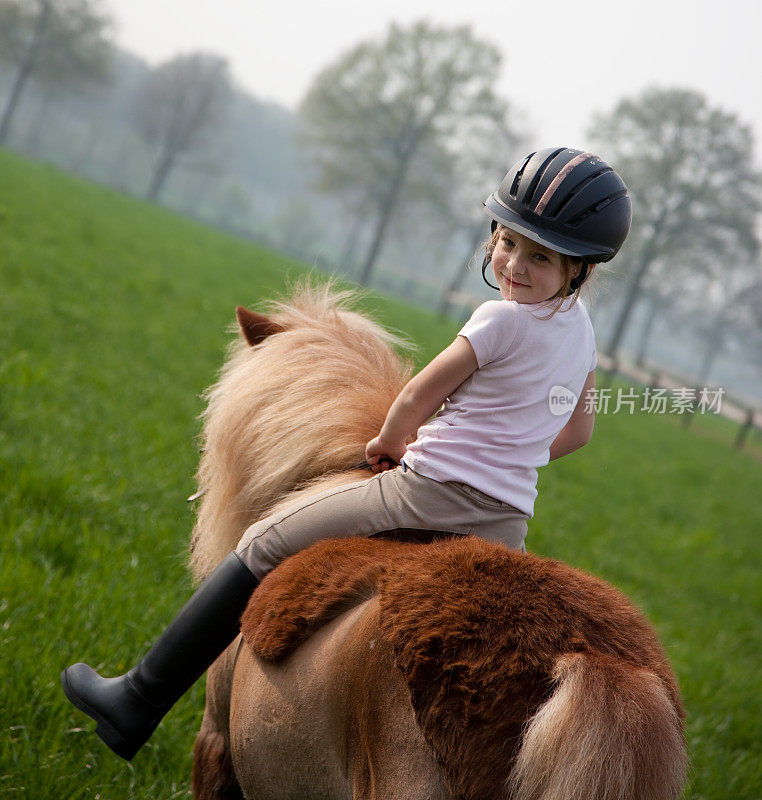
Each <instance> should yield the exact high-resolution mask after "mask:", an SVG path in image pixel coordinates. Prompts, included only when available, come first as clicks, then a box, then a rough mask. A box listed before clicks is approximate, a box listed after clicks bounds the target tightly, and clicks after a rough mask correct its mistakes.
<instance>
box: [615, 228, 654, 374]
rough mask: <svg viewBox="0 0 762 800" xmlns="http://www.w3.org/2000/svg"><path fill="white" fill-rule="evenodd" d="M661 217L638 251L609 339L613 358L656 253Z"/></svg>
mask: <svg viewBox="0 0 762 800" xmlns="http://www.w3.org/2000/svg"><path fill="white" fill-rule="evenodd" d="M663 219H664V217H663V216H661V217H660V218H659V219H658V221H657V222H656V223H655V224H654V229H653V234H652V236H651V238H650V239H649V240H648V241H647V242H646V244H645V246H644V247H643V250H642V251H641V253H640V258H638V261H637V267H636V269H635V272H634V274H633V277H632V280H631V281H630V285H629V287H628V289H627V294H626V295H625V298H624V302H623V303H622V310H621V311H620V312H619V317H618V319H617V321H616V325H615V326H614V332H613V334H612V335H611V339H610V340H609V346H608V355H609V356H611V358H613V359H615V360H616V355H617V351H618V350H619V345H620V344H621V342H622V337H623V336H624V331H625V328H626V327H627V323H628V322H629V321H630V315H631V314H632V310H633V308H635V303H636V302H637V300H638V298H639V296H640V292H641V286H642V284H643V278H645V276H646V273H647V272H648V268H649V267H650V266H651V262H652V261H653V259H654V256H655V255H656V252H657V245H656V241H657V239H658V237H659V234H660V233H661V229H662V226H663Z"/></svg>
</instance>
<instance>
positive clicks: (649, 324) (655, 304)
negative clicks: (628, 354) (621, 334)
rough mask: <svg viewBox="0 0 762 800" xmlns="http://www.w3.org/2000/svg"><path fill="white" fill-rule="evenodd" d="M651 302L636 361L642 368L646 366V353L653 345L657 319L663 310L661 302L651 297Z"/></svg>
mask: <svg viewBox="0 0 762 800" xmlns="http://www.w3.org/2000/svg"><path fill="white" fill-rule="evenodd" d="M650 301H651V305H650V307H649V309H648V313H647V314H646V321H645V323H644V325H643V329H642V331H641V333H640V341H639V343H638V355H637V358H636V360H635V363H636V364H637V365H638V366H639V367H642V366H643V365H644V364H645V360H646V353H647V352H648V345H649V344H650V343H651V334H652V333H653V329H654V323H655V320H656V317H657V316H658V314H659V312H660V311H661V308H662V304H661V302H660V301H659V300H657V299H656V298H654V297H651V298H650Z"/></svg>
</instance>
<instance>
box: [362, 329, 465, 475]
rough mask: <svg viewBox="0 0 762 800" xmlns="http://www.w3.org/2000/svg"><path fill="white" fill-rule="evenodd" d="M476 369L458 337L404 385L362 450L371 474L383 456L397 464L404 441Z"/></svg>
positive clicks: (382, 466)
mask: <svg viewBox="0 0 762 800" xmlns="http://www.w3.org/2000/svg"><path fill="white" fill-rule="evenodd" d="M478 367H479V364H478V362H477V360H476V354H475V353H474V349H473V347H471V343H470V342H469V341H468V339H466V338H465V337H464V336H458V337H456V339H455V341H454V342H453V343H452V344H451V345H450V346H449V347H448V348H447V349H446V350H443V351H442V352H441V353H440V354H439V355H438V356H437V357H436V358H435V359H434V360H433V361H431V362H430V363H429V364H427V365H426V366H425V367H424V368H423V369H422V370H421V371H420V372H419V373H418V374H417V375H416V376H415V377H413V378H412V379H411V380H410V381H409V382H408V383H407V384H406V385H405V387H404V389H403V390H402V391H401V392H400V393H399V395H398V396H397V399H396V400H395V401H394V403H393V404H392V407H391V408H390V409H389V413H388V414H387V415H386V421H385V422H384V424H383V427H382V428H381V432H380V433H379V434H378V436H376V438H375V439H371V440H370V441H369V442H368V444H367V446H366V448H365V458H366V459H367V461H368V464H370V465H371V466H373V469H374V472H380V471H381V470H382V469H384V465H383V464H380V463H379V462H381V461H383V460H384V458H383V457H384V456H387V457H388V458H391V459H393V460H394V461H396V462H399V460H400V459H401V458H402V456H403V455H404V454H405V450H406V449H407V441H406V440H407V438H408V437H409V436H412V435H413V434H415V432H416V431H417V430H418V428H420V427H421V425H423V423H424V422H426V420H428V419H429V418H430V417H431V416H432V415H433V414H434V413H436V412H437V411H438V410H439V408H440V407H441V405H442V403H444V401H445V400H446V399H447V398H448V397H449V396H450V395H451V394H452V393H453V392H454V391H455V389H457V388H458V386H460V384H461V383H463V381H464V380H466V378H468V376H469V375H471V373H473V372H474V371H475V370H476V369H477V368H478Z"/></svg>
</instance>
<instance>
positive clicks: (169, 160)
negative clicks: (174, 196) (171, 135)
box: [146, 148, 177, 202]
mask: <svg viewBox="0 0 762 800" xmlns="http://www.w3.org/2000/svg"><path fill="white" fill-rule="evenodd" d="M176 155H177V153H176V151H175V150H173V149H171V148H165V149H164V151H163V153H162V154H161V158H160V159H159V162H158V163H157V165H156V169H155V170H154V173H153V177H152V178H151V185H150V186H149V187H148V191H147V192H146V199H147V200H151V201H152V202H156V199H157V198H158V196H159V194H160V192H161V190H162V189H163V188H164V183H165V181H166V180H167V177H168V176H169V173H170V172H171V171H172V168H173V167H174V165H175V157H176Z"/></svg>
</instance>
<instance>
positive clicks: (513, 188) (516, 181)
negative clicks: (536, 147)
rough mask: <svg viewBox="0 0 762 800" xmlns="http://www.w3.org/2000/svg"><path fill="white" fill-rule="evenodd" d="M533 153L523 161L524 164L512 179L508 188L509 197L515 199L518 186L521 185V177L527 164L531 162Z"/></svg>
mask: <svg viewBox="0 0 762 800" xmlns="http://www.w3.org/2000/svg"><path fill="white" fill-rule="evenodd" d="M533 156H534V153H530V154H529V155H528V156H527V157H526V158H525V159H524V163H523V164H522V165H521V167H520V168H519V170H518V172H517V173H516V175H515V176H514V178H513V183H512V184H511V188H510V195H511V197H516V194H517V192H518V191H519V184H520V183H521V176H522V175H523V174H524V170H525V169H526V166H527V164H528V163H529V162H530V161H531V160H532V157H533Z"/></svg>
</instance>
